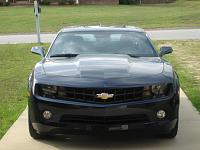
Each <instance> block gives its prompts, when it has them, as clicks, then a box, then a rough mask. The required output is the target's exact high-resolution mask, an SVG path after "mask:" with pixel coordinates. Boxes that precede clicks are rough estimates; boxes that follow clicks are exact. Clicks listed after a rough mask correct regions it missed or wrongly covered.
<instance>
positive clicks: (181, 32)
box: [0, 29, 200, 44]
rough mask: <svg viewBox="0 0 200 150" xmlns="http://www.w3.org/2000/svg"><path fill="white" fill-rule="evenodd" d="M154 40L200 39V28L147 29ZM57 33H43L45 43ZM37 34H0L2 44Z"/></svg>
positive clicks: (29, 40) (30, 40) (32, 39)
mask: <svg viewBox="0 0 200 150" xmlns="http://www.w3.org/2000/svg"><path fill="white" fill-rule="evenodd" d="M146 32H147V34H148V35H149V36H150V37H151V39H152V40H200V29H177V30H147V31H146ZM55 35H56V34H41V40H42V42H44V43H47V42H49V43H50V42H51V41H52V40H53V38H54V37H55ZM36 42H37V36H36V34H17V35H0V44H16V43H36Z"/></svg>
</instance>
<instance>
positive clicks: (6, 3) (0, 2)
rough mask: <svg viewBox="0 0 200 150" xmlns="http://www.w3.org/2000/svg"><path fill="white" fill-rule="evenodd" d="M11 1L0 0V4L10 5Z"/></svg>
mask: <svg viewBox="0 0 200 150" xmlns="http://www.w3.org/2000/svg"><path fill="white" fill-rule="evenodd" d="M9 5H10V2H9V1H8V2H6V0H0V6H9Z"/></svg>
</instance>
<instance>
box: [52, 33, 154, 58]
mask: <svg viewBox="0 0 200 150" xmlns="http://www.w3.org/2000/svg"><path fill="white" fill-rule="evenodd" d="M56 54H132V55H135V56H139V57H154V56H157V54H156V52H155V50H154V48H153V46H152V44H151V42H150V41H149V39H148V38H147V37H146V35H145V34H144V33H140V32H127V31H126V32H125V31H118V32H117V31H82V32H77V31H76V32H64V33H60V34H59V35H58V36H57V38H56V40H55V41H54V43H53V44H52V47H51V48H50V52H49V55H56Z"/></svg>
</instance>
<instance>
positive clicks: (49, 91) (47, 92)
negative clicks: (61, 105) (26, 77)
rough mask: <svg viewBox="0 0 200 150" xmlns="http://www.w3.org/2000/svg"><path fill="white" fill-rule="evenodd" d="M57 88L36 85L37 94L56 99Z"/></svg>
mask: <svg viewBox="0 0 200 150" xmlns="http://www.w3.org/2000/svg"><path fill="white" fill-rule="evenodd" d="M57 91H58V90H57V86H53V85H41V84H40V85H36V94H37V95H39V96H42V97H47V98H55V97H56V95H57Z"/></svg>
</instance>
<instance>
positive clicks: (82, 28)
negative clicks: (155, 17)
mask: <svg viewBox="0 0 200 150" xmlns="http://www.w3.org/2000/svg"><path fill="white" fill-rule="evenodd" d="M76 31H132V32H143V33H144V32H145V31H144V30H143V29H141V28H138V27H134V26H100V25H99V26H70V27H65V28H63V29H61V30H60V31H59V32H76Z"/></svg>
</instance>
